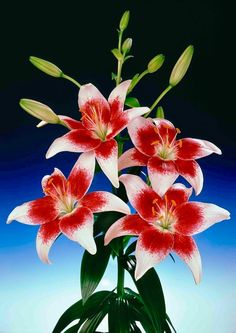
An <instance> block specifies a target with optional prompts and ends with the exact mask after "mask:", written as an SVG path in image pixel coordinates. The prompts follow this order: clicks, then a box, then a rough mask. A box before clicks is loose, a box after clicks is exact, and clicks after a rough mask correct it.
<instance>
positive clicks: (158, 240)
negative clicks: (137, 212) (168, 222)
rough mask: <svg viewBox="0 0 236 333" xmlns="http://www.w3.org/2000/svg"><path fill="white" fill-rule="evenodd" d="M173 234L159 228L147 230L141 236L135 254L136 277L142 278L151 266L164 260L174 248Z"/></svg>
mask: <svg viewBox="0 0 236 333" xmlns="http://www.w3.org/2000/svg"><path fill="white" fill-rule="evenodd" d="M172 247H173V235H172V234H171V233H170V232H161V231H159V230H158V229H157V228H154V227H153V228H149V229H148V230H145V231H144V232H143V233H142V234H141V235H140V237H139V239H138V242H137V246H136V250H135V255H136V259H137V264H136V269H135V279H136V280H138V279H140V278H141V277H142V276H143V275H144V274H145V273H146V272H147V271H148V270H149V269H150V268H152V267H153V266H154V265H156V264H158V263H159V262H160V261H162V260H163V259H164V258H165V257H166V256H167V255H168V254H169V252H170V251H171V250H172Z"/></svg>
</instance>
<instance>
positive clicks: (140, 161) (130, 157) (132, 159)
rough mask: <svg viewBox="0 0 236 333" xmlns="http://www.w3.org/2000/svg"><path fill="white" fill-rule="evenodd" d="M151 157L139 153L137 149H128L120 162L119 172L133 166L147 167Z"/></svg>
mask: <svg viewBox="0 0 236 333" xmlns="http://www.w3.org/2000/svg"><path fill="white" fill-rule="evenodd" d="M148 159H149V157H148V156H147V155H144V154H142V153H140V152H139V151H138V149H136V148H131V149H128V150H127V151H126V152H124V153H123V154H122V155H121V156H120V158H119V160H118V170H123V169H125V168H129V167H132V166H145V165H147V163H148Z"/></svg>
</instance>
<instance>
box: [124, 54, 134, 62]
mask: <svg viewBox="0 0 236 333" xmlns="http://www.w3.org/2000/svg"><path fill="white" fill-rule="evenodd" d="M133 57H134V56H133V55H128V56H126V57H125V59H124V62H125V61H126V60H128V59H130V58H133Z"/></svg>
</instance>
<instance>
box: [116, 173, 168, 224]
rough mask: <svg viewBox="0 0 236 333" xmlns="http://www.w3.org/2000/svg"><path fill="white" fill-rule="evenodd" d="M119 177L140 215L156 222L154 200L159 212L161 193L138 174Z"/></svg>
mask: <svg viewBox="0 0 236 333" xmlns="http://www.w3.org/2000/svg"><path fill="white" fill-rule="evenodd" d="M119 179H120V181H121V182H122V183H123V184H124V186H125V189H126V193H127V196H128V198H129V201H130V203H131V205H132V206H133V207H134V208H135V209H136V210H137V212H138V213H139V215H140V216H141V217H142V218H143V219H144V220H146V221H148V222H155V221H156V214H154V211H153V206H154V202H156V204H155V212H157V209H158V205H162V199H161V198H160V197H159V195H158V194H157V193H156V192H154V191H153V189H152V188H151V187H149V186H148V185H147V184H146V183H145V182H144V181H143V180H142V179H141V178H140V177H138V176H135V175H121V176H120V178H119ZM157 204H158V205H157Z"/></svg>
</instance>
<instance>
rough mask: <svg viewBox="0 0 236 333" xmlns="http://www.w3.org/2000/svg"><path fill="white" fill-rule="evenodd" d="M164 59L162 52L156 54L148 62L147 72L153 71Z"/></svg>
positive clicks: (159, 66)
mask: <svg viewBox="0 0 236 333" xmlns="http://www.w3.org/2000/svg"><path fill="white" fill-rule="evenodd" d="M164 60H165V56H164V55H163V54H158V55H157V56H155V57H154V58H153V59H152V60H150V61H149V63H148V68H147V69H148V73H155V72H156V71H157V70H158V69H159V68H161V66H162V65H163V62H164Z"/></svg>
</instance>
